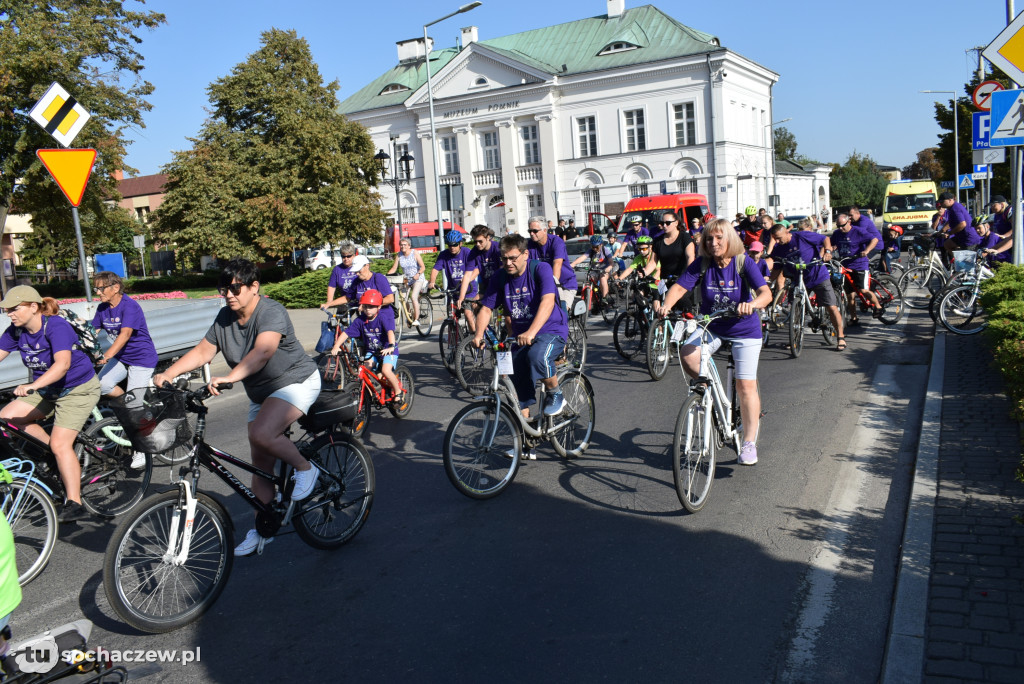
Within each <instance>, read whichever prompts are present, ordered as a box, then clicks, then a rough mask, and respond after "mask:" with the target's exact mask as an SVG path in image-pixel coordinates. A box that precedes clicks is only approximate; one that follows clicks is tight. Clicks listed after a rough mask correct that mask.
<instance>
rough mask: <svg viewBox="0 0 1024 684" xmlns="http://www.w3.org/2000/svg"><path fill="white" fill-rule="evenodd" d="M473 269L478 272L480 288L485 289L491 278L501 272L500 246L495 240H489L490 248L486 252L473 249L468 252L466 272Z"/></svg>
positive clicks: (476, 248)
mask: <svg viewBox="0 0 1024 684" xmlns="http://www.w3.org/2000/svg"><path fill="white" fill-rule="evenodd" d="M473 269H476V270H478V271H480V286H481V287H483V288H486V287H487V284H488V283H489V282H491V276H492V275H494V274H495V273H497V272H498V271H500V270H501V245H499V244H498V241H497V240H491V246H490V248H488V249H486V250H483V249H480V248H478V247H474V248H473V249H471V250H470V251H469V259H468V260H467V261H466V270H469V271H472V270H473Z"/></svg>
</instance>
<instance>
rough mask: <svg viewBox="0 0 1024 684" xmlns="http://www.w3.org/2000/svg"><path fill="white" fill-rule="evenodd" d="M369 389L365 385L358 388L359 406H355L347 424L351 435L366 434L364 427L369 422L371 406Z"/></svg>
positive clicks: (371, 400)
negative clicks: (353, 414) (353, 413)
mask: <svg viewBox="0 0 1024 684" xmlns="http://www.w3.org/2000/svg"><path fill="white" fill-rule="evenodd" d="M370 394H371V391H370V389H369V388H367V386H366V385H363V386H362V388H361V389H360V390H359V406H358V407H357V408H356V415H355V417H354V418H353V419H352V422H351V424H350V425H349V426H348V428H349V432H351V433H352V436H353V437H357V438H361V437H362V436H363V435H365V434H366V427H367V426H368V425H369V424H370V411H371V409H372V408H373V399H372V398H371V397H370Z"/></svg>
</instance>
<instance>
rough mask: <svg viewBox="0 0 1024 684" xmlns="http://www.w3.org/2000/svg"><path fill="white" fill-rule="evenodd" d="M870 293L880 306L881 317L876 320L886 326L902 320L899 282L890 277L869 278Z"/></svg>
mask: <svg viewBox="0 0 1024 684" xmlns="http://www.w3.org/2000/svg"><path fill="white" fill-rule="evenodd" d="M871 291H872V292H874V293H875V296H876V297H878V303H879V304H881V305H882V309H883V311H882V315H881V316H879V317H878V320H880V321H882V323H885V324H886V325H895V324H896V323H899V321H900V319H902V318H903V314H904V308H903V304H904V301H903V293H902V292H900V286H899V282H898V281H897V280H896V279H895V278H893V277H892V276H891V275H886V274H884V273H883V274H882V275H879V276H872V277H871Z"/></svg>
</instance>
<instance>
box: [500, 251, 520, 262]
mask: <svg viewBox="0 0 1024 684" xmlns="http://www.w3.org/2000/svg"><path fill="white" fill-rule="evenodd" d="M524 254H526V252H520V253H519V254H516V255H515V256H502V257H501V261H502V263H505V264H511V263H512V262H513V261H515V260H516V259H518V258H519V257H521V256H523V255H524Z"/></svg>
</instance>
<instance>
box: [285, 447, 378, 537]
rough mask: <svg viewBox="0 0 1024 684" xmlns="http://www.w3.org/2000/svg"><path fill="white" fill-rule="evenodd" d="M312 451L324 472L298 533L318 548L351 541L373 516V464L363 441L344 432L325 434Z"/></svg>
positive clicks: (300, 518) (305, 503)
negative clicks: (371, 512)
mask: <svg viewBox="0 0 1024 684" xmlns="http://www.w3.org/2000/svg"><path fill="white" fill-rule="evenodd" d="M309 449H310V450H311V451H312V452H313V453H315V456H313V457H312V458H311V459H310V460H312V461H313V462H314V463H316V465H317V466H319V467H320V469H321V470H323V471H324V472H322V473H320V479H319V482H318V483H317V486H316V489H315V490H314V491H313V494H312V496H311V497H310V498H309V499H306V500H305V501H303V502H302V512H301V514H299V515H297V516H295V520H294V522H295V532H296V533H297V534H298V535H299V537H300V538H301V539H302V541H304V542H306V543H307V544H309V545H310V546H312V547H313V548H316V549H336V548H338V547H339V546H341V545H342V544H344V543H345V542H348V541H351V539H352V538H353V537H355V536H356V534H357V533H358V532H359V530H361V529H362V527H363V525H364V524H365V523H366V519H367V518H368V517H370V507H371V506H373V495H374V491H375V488H376V476H375V475H374V469H373V461H372V460H371V459H370V455H369V454H368V453H367V452H366V448H365V447H364V446H363V444H362V442H360V441H359V440H358V439H356V438H354V437H350V436H348V435H346V434H345V433H343V432H336V433H331V434H326V435H321V436H320V437H317V438H316V439H315V440H313V443H312V444H310V446H309Z"/></svg>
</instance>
